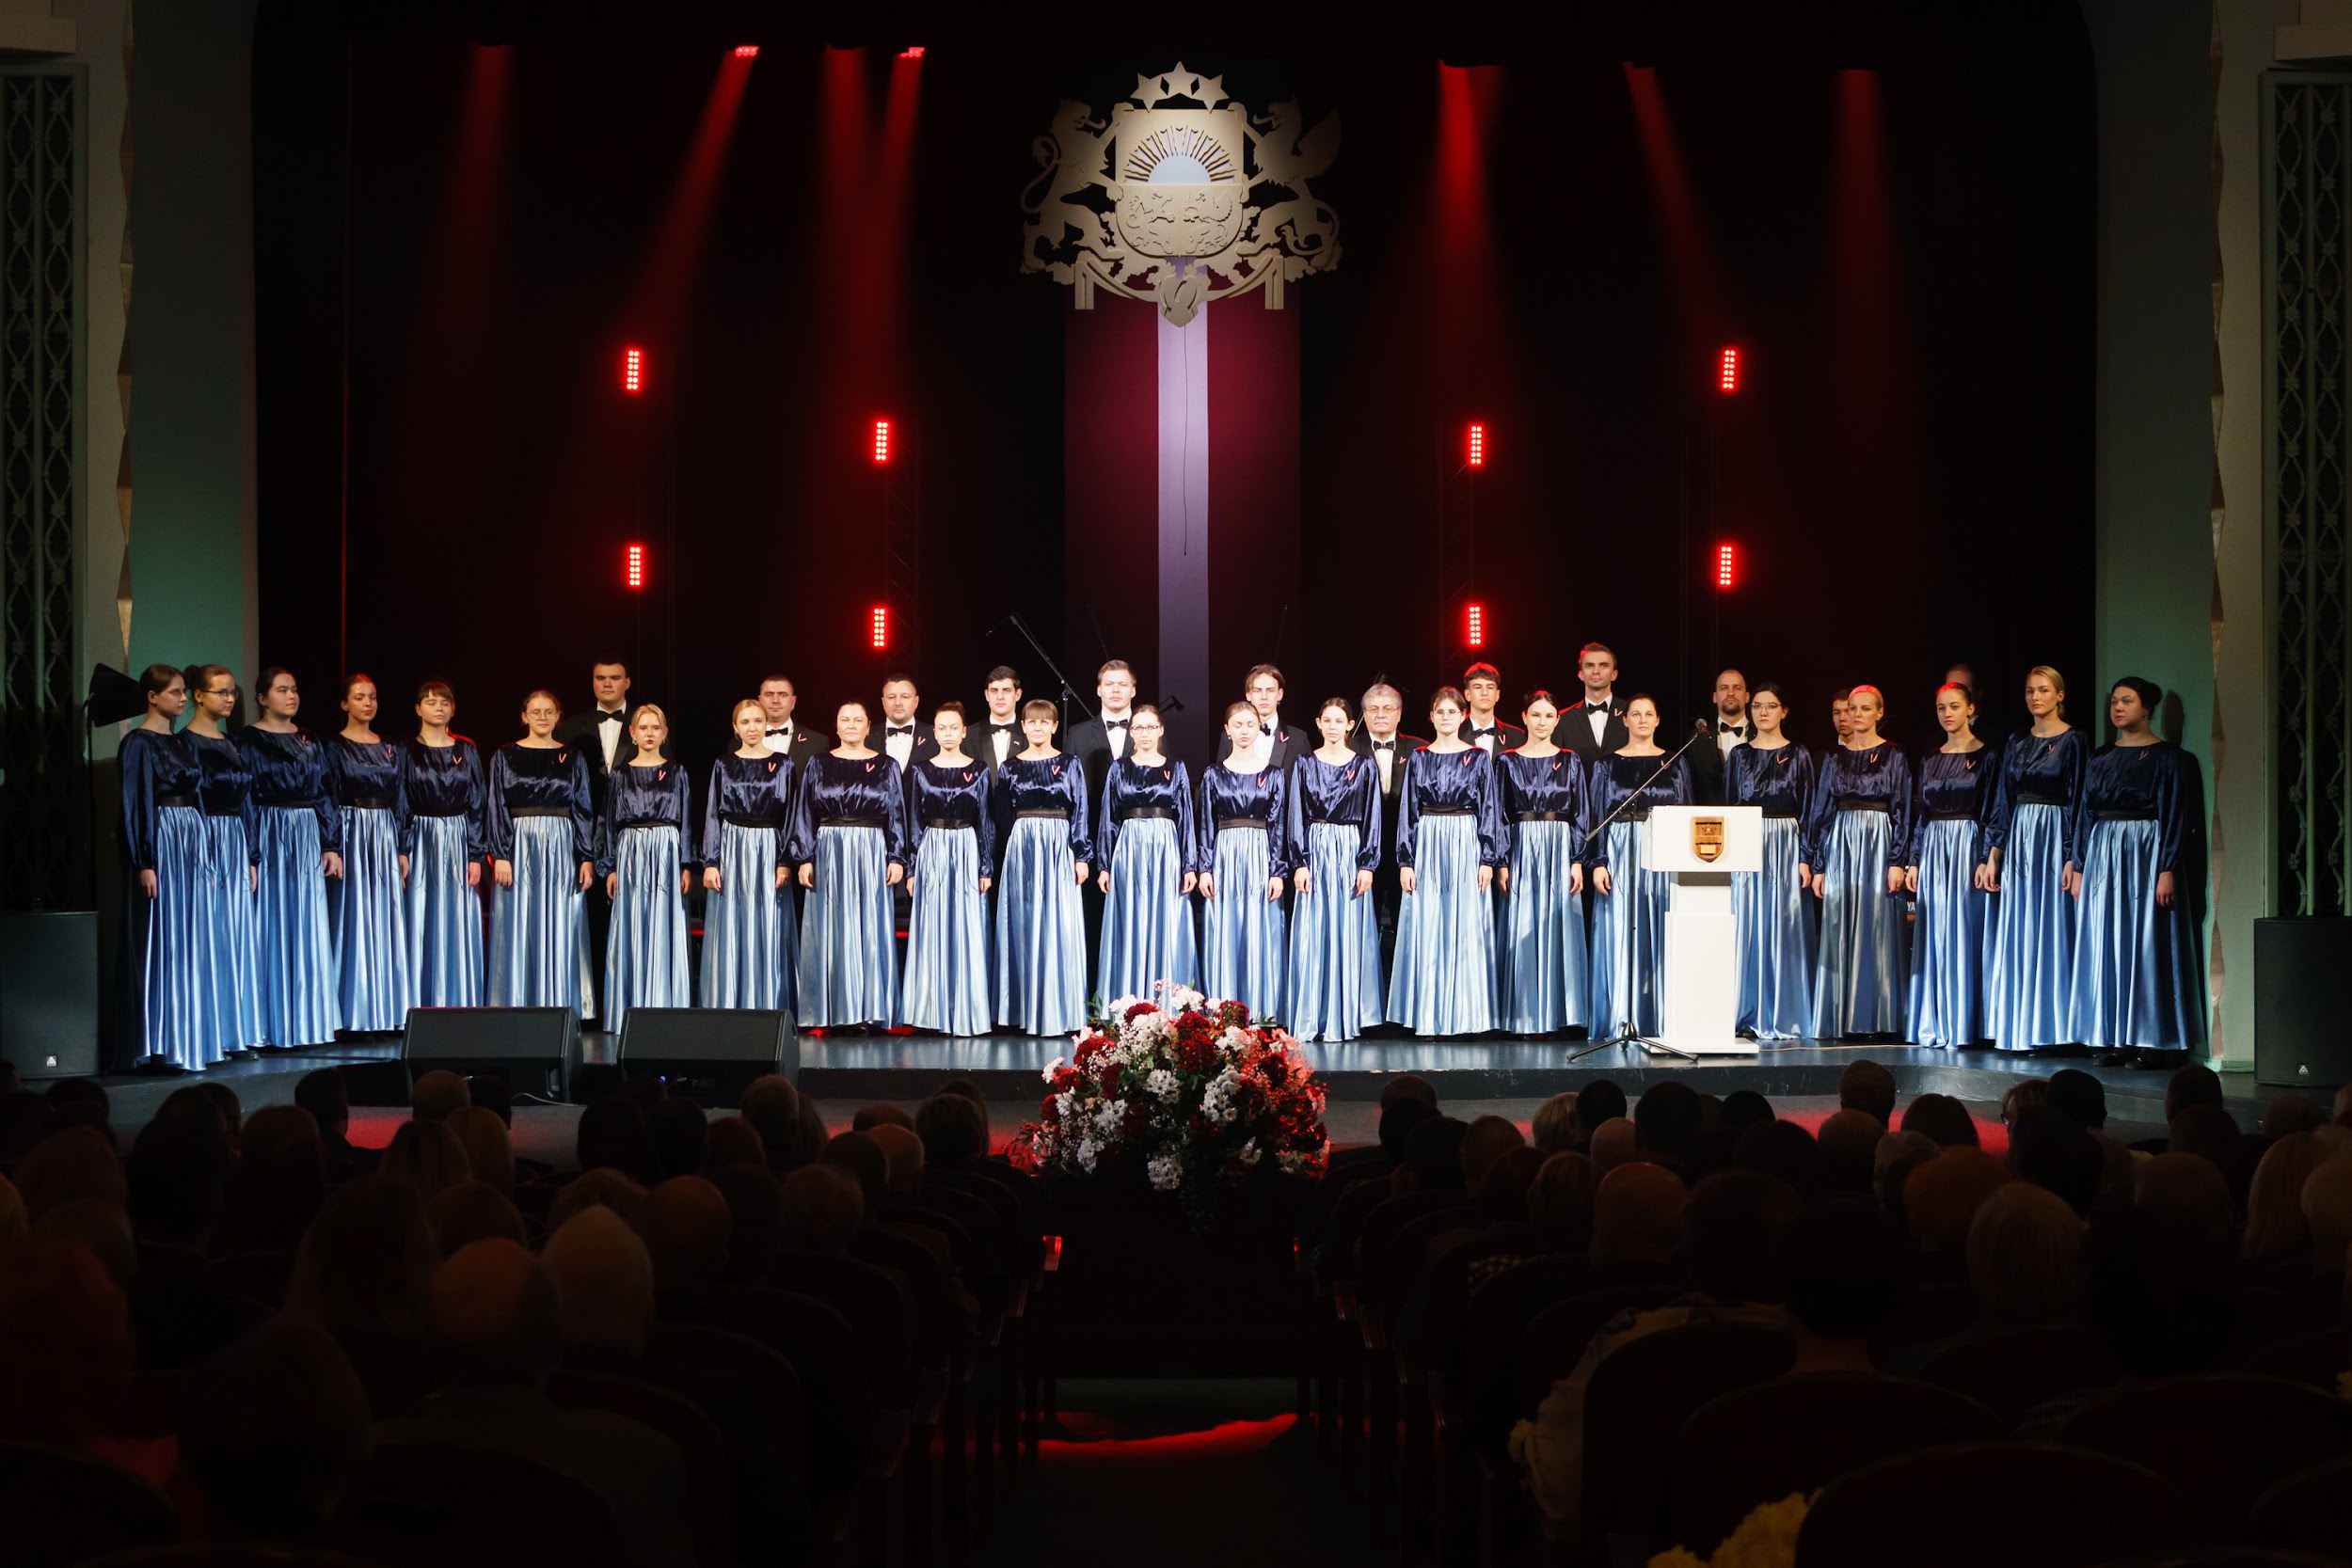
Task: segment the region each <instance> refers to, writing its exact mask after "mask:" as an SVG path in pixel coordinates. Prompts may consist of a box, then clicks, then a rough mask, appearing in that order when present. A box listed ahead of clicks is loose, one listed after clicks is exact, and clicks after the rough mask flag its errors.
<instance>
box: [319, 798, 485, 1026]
mask: <svg viewBox="0 0 2352 1568" xmlns="http://www.w3.org/2000/svg"><path fill="white" fill-rule="evenodd" d="M459 876H460V878H461V879H462V878H463V876H464V871H463V869H462V868H460V871H459ZM326 913H327V920H328V923H329V924H330V925H331V926H332V927H333V928H334V933H335V1011H336V1016H337V1017H339V1018H340V1019H341V1020H342V1026H343V1027H344V1028H346V1029H352V1030H357V1031H358V1032H359V1033H362V1034H368V1033H379V1034H380V1033H385V1032H389V1031H391V1030H396V1029H398V1028H399V1027H400V1026H401V1022H402V1021H403V1020H404V1019H405V1017H406V1016H407V1012H408V932H407V922H406V921H405V920H404V919H402V909H401V886H400V844H399V839H398V836H397V834H396V833H395V832H394V830H393V826H392V814H391V813H390V812H389V810H387V809H386V808H384V807H382V806H345V807H344V808H343V874H342V876H341V877H340V878H338V879H334V880H332V881H330V882H328V883H327V885H326Z"/></svg>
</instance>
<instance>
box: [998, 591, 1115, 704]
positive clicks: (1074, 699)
mask: <svg viewBox="0 0 2352 1568" xmlns="http://www.w3.org/2000/svg"><path fill="white" fill-rule="evenodd" d="M1090 613H1092V611H1091V610H1089V614H1090ZM1005 619H1006V620H1008V621H1010V622H1011V623H1012V629H1013V630H1015V631H1017V632H1019V633H1020V634H1021V635H1022V636H1023V637H1024V638H1025V639H1026V640H1027V641H1028V644H1029V646H1030V647H1032V648H1035V649H1036V650H1037V657H1040V658H1041V659H1043V660H1044V661H1045V668H1047V669H1048V670H1051V671H1052V672H1053V673H1054V678H1055V679H1056V680H1057V681H1059V682H1061V725H1062V733H1063V734H1065V735H1067V734H1069V733H1070V709H1071V706H1072V705H1073V704H1075V705H1076V706H1077V708H1078V711H1079V712H1081V713H1083V714H1085V715H1086V716H1087V717H1088V718H1089V719H1091V718H1093V717H1094V710H1093V709H1092V708H1090V707H1089V706H1087V705H1086V704H1085V703H1084V702H1082V701H1080V700H1079V697H1078V689H1077V688H1076V687H1074V686H1073V685H1071V684H1070V677H1069V676H1068V675H1065V674H1063V673H1061V666H1060V665H1058V664H1057V663H1055V662H1054V656H1053V655H1052V654H1049V653H1047V652H1046V651H1045V644H1044V643H1042V642H1040V641H1038V640H1037V633H1035V632H1033V631H1031V630H1030V629H1029V623H1028V622H1026V621H1024V620H1023V619H1022V618H1021V617H1020V616H1018V615H1008V616H1006V617H1005Z"/></svg>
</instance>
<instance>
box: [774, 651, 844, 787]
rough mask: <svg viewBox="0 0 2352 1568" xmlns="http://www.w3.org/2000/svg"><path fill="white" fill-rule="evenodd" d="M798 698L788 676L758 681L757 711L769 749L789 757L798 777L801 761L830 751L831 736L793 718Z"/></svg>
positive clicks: (831, 745) (775, 676)
mask: <svg viewBox="0 0 2352 1568" xmlns="http://www.w3.org/2000/svg"><path fill="white" fill-rule="evenodd" d="M797 700H798V699H797V697H796V695H795V689H794V688H793V685H792V677H791V676H789V675H770V676H769V677H768V678H767V679H765V680H763V681H761V682H760V683H759V710H760V712H761V713H763V714H765V715H766V716H767V720H768V722H767V725H766V727H765V728H766V740H767V746H768V750H770V751H771V752H777V753H779V754H781V755H783V756H787V757H789V758H790V759H791V760H792V771H793V774H794V776H795V777H798V776H799V773H800V765H801V764H802V763H804V762H806V761H807V760H808V759H809V758H811V757H813V756H820V755H822V754H823V753H824V752H830V751H832V750H833V736H829V735H827V734H826V733H825V732H824V731H822V730H812V729H810V728H809V727H808V726H807V725H806V724H803V723H802V722H800V721H798V720H796V719H794V718H793V717H792V707H793V705H794V703H795V702H796V701H797Z"/></svg>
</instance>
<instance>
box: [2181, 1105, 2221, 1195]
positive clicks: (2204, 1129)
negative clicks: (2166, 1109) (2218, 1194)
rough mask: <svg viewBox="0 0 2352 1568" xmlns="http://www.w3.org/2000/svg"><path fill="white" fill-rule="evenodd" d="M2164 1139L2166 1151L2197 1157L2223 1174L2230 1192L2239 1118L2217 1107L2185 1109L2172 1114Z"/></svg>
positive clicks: (2198, 1106)
mask: <svg viewBox="0 0 2352 1568" xmlns="http://www.w3.org/2000/svg"><path fill="white" fill-rule="evenodd" d="M2167 1132H2168V1136H2167V1137H2166V1139H2165V1148H2166V1149H2167V1150H2168V1151H2169V1152H2170V1153H2174V1154H2194V1155H2196V1156H2197V1157H2198V1158H2199V1159H2201V1160H2204V1161H2206V1162H2208V1163H2209V1164H2212V1166H2213V1168H2214V1169H2216V1170H2217V1171H2220V1172H2222V1173H2223V1177H2224V1180H2223V1190H2224V1191H2227V1190H2228V1181H2227V1177H2228V1172H2229V1169H2230V1156H2231V1154H2232V1152H2233V1150H2235V1148H2237V1142H2238V1130H2237V1121H2236V1118H2234V1117H2232V1116H2231V1115H2230V1113H2229V1112H2227V1111H2225V1110H2223V1109H2222V1108H2221V1107H2220V1106H2218V1105H2186V1106H2184V1107H2182V1108H2181V1109H2180V1110H2179V1111H2177V1112H2175V1113H2173V1117H2172V1120H2171V1122H2170V1123H2169V1126H2168V1129H2167Z"/></svg>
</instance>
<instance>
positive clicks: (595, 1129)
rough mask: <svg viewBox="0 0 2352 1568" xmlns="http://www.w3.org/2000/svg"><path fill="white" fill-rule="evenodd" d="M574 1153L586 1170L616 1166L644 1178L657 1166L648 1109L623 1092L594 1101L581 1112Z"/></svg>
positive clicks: (639, 1179)
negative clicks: (647, 1121)
mask: <svg viewBox="0 0 2352 1568" xmlns="http://www.w3.org/2000/svg"><path fill="white" fill-rule="evenodd" d="M573 1156H574V1158H575V1159H577V1160H578V1161H579V1162H580V1169H581V1170H582V1171H592V1170H613V1171H618V1172H620V1173H621V1174H622V1175H623V1176H626V1177H628V1179H629V1180H632V1181H637V1182H643V1181H644V1180H646V1179H647V1177H648V1176H649V1175H650V1174H651V1172H652V1169H653V1146H652V1142H651V1140H650V1139H648V1138H647V1137H646V1135H645V1113H644V1109H643V1108H642V1107H641V1106H640V1105H639V1104H638V1103H637V1101H634V1100H631V1099H630V1098H629V1097H628V1096H627V1095H623V1094H609V1095H606V1096H605V1097H604V1098H602V1099H601V1100H596V1101H591V1102H590V1103H589V1105H588V1108H587V1109H586V1110H583V1111H582V1112H580V1128H579V1131H578V1132H577V1134H576V1135H575V1137H574V1140H573Z"/></svg>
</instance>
